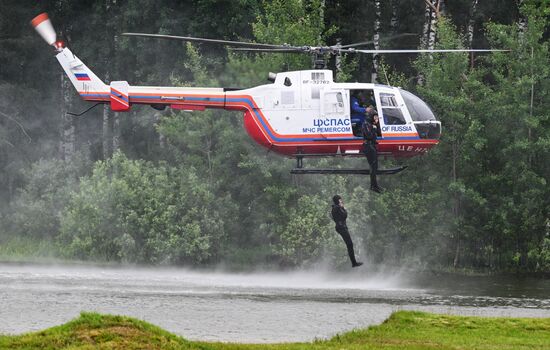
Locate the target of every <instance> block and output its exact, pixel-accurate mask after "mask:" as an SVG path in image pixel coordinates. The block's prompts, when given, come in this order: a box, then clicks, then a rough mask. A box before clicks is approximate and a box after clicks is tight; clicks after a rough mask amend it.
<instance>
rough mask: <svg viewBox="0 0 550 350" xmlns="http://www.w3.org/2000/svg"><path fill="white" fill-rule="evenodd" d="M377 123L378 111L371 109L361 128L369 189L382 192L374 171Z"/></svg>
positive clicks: (375, 167) (376, 164)
mask: <svg viewBox="0 0 550 350" xmlns="http://www.w3.org/2000/svg"><path fill="white" fill-rule="evenodd" d="M377 125H379V124H378V112H377V111H376V110H375V109H371V111H370V112H369V114H368V115H367V118H366V119H365V123H363V127H362V128H361V130H362V132H363V150H364V152H365V155H366V156H367V160H368V162H369V166H370V189H371V190H372V191H374V192H377V193H382V188H381V187H380V186H378V181H377V179H376V172H377V171H378V150H377V146H376V145H377V144H378V141H377V140H376V138H377V136H378V127H377Z"/></svg>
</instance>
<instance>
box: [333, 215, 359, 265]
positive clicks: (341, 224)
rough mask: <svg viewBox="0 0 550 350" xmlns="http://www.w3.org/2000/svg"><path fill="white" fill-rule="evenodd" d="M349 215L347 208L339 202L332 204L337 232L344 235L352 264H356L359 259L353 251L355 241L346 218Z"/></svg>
mask: <svg viewBox="0 0 550 350" xmlns="http://www.w3.org/2000/svg"><path fill="white" fill-rule="evenodd" d="M347 217H348V212H347V211H346V208H344V207H341V206H339V205H337V204H333V205H332V219H333V220H334V222H335V223H336V232H338V233H339V234H340V236H342V239H343V240H344V242H345V243H346V247H347V248H348V255H349V259H350V260H351V265H352V266H356V265H357V261H356V260H355V253H354V251H353V242H352V241H351V237H350V235H349V231H348V226H347V225H346V219H347Z"/></svg>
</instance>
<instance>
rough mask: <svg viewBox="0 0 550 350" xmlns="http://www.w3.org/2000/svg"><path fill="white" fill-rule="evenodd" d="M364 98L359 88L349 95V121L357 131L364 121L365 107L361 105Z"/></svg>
mask: <svg viewBox="0 0 550 350" xmlns="http://www.w3.org/2000/svg"><path fill="white" fill-rule="evenodd" d="M364 100H365V96H364V93H363V91H361V90H359V91H357V92H354V93H353V95H351V99H350V102H351V123H352V124H353V125H354V129H356V130H357V131H359V130H361V126H362V125H363V123H364V122H365V116H366V115H367V108H365V107H363V106H362V105H361V103H362V102H363V101H364Z"/></svg>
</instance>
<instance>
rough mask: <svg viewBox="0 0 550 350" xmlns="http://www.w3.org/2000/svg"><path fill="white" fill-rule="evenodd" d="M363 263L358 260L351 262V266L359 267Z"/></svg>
mask: <svg viewBox="0 0 550 350" xmlns="http://www.w3.org/2000/svg"><path fill="white" fill-rule="evenodd" d="M361 265H363V263H362V262H360V261H357V262H355V263H353V264H351V267H359V266H361Z"/></svg>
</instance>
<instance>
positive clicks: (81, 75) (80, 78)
mask: <svg viewBox="0 0 550 350" xmlns="http://www.w3.org/2000/svg"><path fill="white" fill-rule="evenodd" d="M74 76H75V77H76V80H78V81H85V80H90V77H89V76H88V74H86V73H74Z"/></svg>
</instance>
